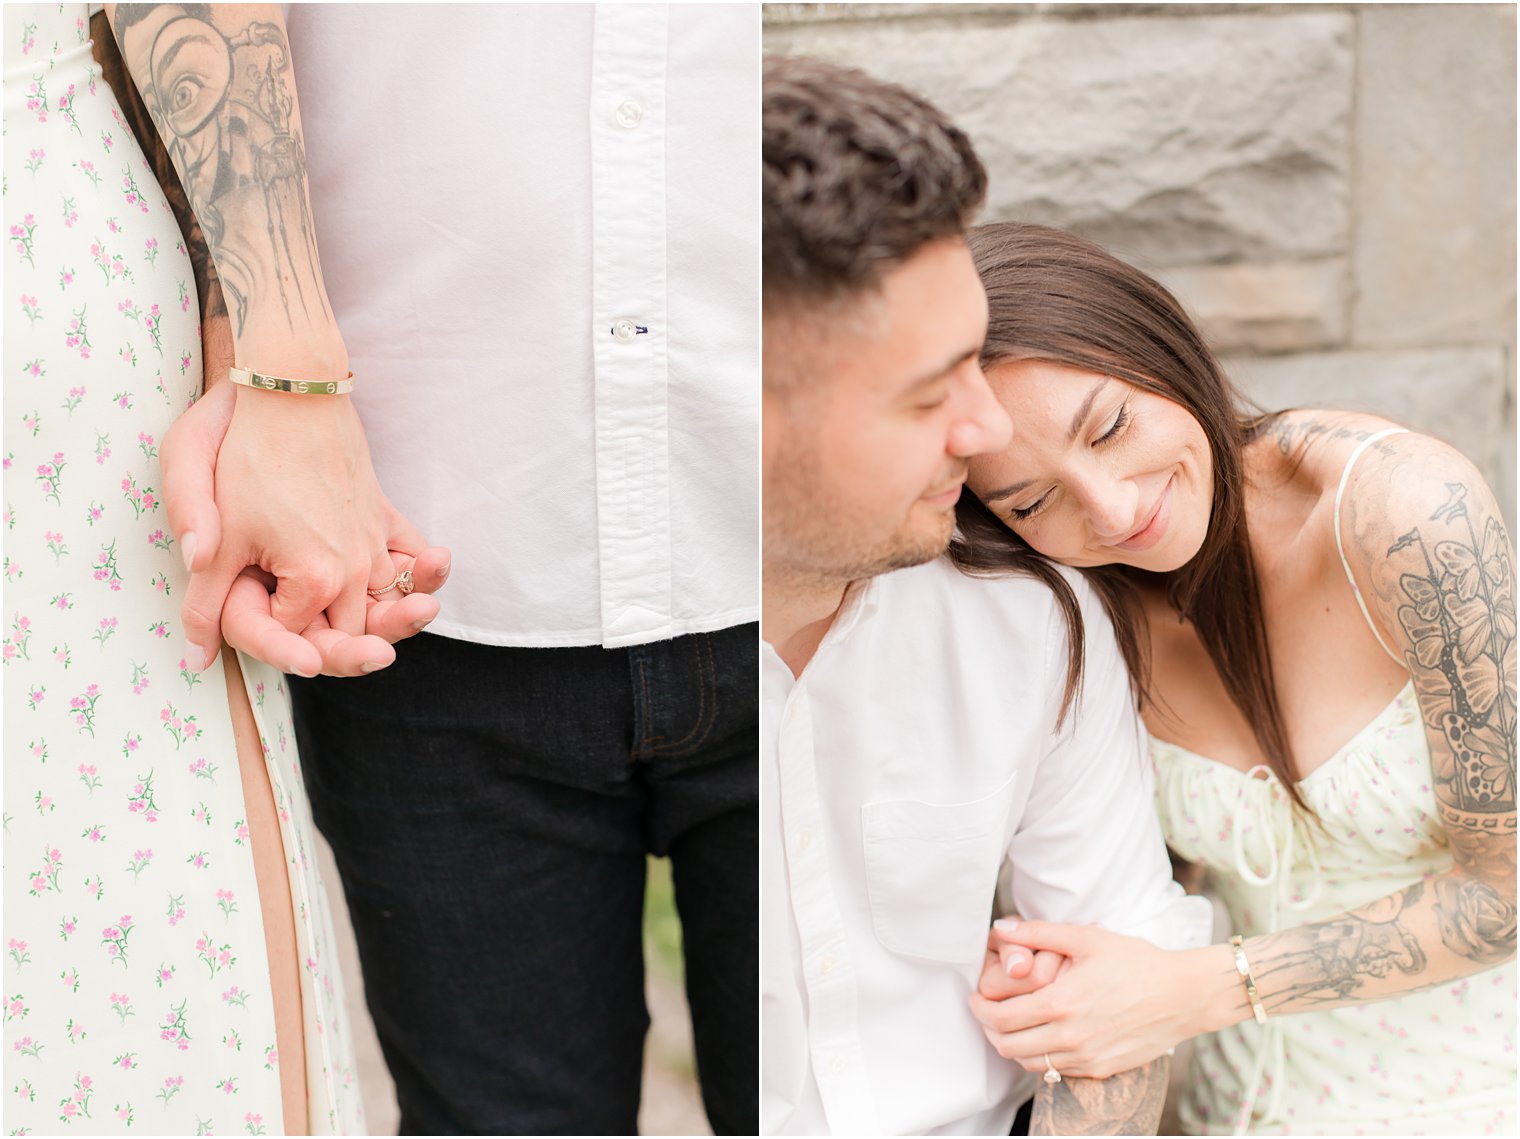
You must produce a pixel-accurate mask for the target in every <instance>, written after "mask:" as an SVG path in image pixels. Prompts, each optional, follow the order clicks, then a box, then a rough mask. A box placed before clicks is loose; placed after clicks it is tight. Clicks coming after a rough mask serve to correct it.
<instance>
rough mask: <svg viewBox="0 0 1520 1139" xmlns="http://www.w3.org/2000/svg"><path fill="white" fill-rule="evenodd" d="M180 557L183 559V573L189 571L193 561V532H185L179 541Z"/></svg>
mask: <svg viewBox="0 0 1520 1139" xmlns="http://www.w3.org/2000/svg"><path fill="white" fill-rule="evenodd" d="M179 552H180V556H181V557H183V558H184V559H185V571H186V572H187V573H188V572H189V570H190V563H191V562H193V561H195V531H194V530H187V531H186V532H185V533H184V535H183V536H182V537H181V538H180V540H179Z"/></svg>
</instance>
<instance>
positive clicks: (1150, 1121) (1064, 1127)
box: [1029, 1056, 1170, 1135]
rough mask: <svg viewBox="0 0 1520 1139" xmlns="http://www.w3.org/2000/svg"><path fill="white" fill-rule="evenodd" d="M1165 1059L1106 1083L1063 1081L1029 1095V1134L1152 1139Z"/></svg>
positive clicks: (1164, 1081)
mask: <svg viewBox="0 0 1520 1139" xmlns="http://www.w3.org/2000/svg"><path fill="white" fill-rule="evenodd" d="M1169 1070H1170V1069H1169V1064H1168V1061H1167V1058H1166V1057H1165V1056H1162V1057H1160V1058H1159V1059H1156V1060H1152V1061H1151V1062H1150V1063H1149V1064H1143V1065H1141V1066H1140V1067H1138V1068H1131V1069H1130V1070H1129V1071H1127V1072H1120V1073H1118V1074H1117V1075H1114V1076H1110V1077H1109V1078H1108V1079H1106V1080H1083V1079H1064V1080H1062V1081H1061V1082H1060V1083H1058V1084H1046V1083H1042V1084H1041V1085H1040V1090H1039V1091H1037V1092H1035V1095H1034V1106H1033V1112H1032V1117H1031V1120H1030V1125H1029V1133H1030V1134H1031V1135H1154V1134H1156V1128H1157V1127H1158V1126H1160V1123H1161V1107H1162V1105H1163V1104H1164V1103H1165V1102H1166V1084H1167V1073H1168V1071H1169Z"/></svg>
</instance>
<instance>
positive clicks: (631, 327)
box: [612, 320, 638, 340]
mask: <svg viewBox="0 0 1520 1139" xmlns="http://www.w3.org/2000/svg"><path fill="white" fill-rule="evenodd" d="M637 334H638V327H637V326H636V325H635V324H634V323H633V321H631V320H615V321H613V322H612V335H613V336H615V337H617V338H618V339H619V340H632V339H633V338H634V336H636V335H637Z"/></svg>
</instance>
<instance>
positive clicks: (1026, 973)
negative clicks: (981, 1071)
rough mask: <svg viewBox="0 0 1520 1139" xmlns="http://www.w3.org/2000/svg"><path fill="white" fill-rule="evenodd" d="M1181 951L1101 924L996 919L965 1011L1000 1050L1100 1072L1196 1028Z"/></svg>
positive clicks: (1023, 1060)
mask: <svg viewBox="0 0 1520 1139" xmlns="http://www.w3.org/2000/svg"><path fill="white" fill-rule="evenodd" d="M1180 956H1181V955H1180V954H1176V953H1169V952H1168V951H1167V950H1164V949H1159V948H1157V947H1156V946H1154V945H1152V944H1151V943H1150V942H1148V941H1144V940H1142V939H1140V938H1136V937H1126V936H1124V935H1123V934H1118V933H1111V932H1109V931H1108V930H1105V929H1102V928H1101V927H1099V926H1077V925H1063V924H1060V923H1057V922H1044V921H1024V920H1020V919H1016V918H1011V917H1010V918H1000V919H999V920H997V921H995V922H993V923H992V928H991V929H990V930H989V931H988V934H987V952H986V955H985V956H984V958H983V961H982V974H981V978H980V979H979V981H978V983H977V990H978V991H977V992H975V993H973V994H972V995H971V1012H972V1015H973V1016H975V1017H976V1019H977V1020H978V1021H980V1022H981V1025H982V1032H983V1033H984V1034H985V1035H986V1037H987V1040H988V1042H989V1043H990V1044H991V1045H992V1046H993V1048H994V1049H996V1050H997V1053H998V1055H1000V1056H1002V1057H1004V1058H1005V1059H1008V1060H1013V1061H1016V1062H1017V1063H1018V1064H1019V1065H1020V1066H1021V1067H1023V1068H1024V1069H1025V1070H1026V1071H1030V1072H1044V1071H1045V1070H1046V1062H1045V1057H1046V1056H1049V1058H1050V1063H1051V1065H1052V1066H1053V1067H1055V1069H1056V1070H1057V1071H1059V1072H1061V1073H1062V1074H1063V1075H1066V1076H1085V1077H1091V1078H1094V1079H1106V1078H1108V1077H1109V1076H1112V1075H1114V1074H1116V1073H1118V1072H1124V1071H1128V1070H1129V1069H1131V1068H1137V1067H1139V1066H1140V1065H1142V1064H1147V1063H1149V1062H1150V1061H1152V1060H1154V1059H1156V1058H1157V1057H1158V1056H1161V1055H1163V1054H1164V1053H1166V1052H1167V1051H1168V1050H1169V1049H1171V1048H1173V1047H1175V1046H1176V1045H1177V1044H1179V1043H1180V1042H1181V1041H1183V1040H1186V1039H1187V1038H1188V1037H1190V1036H1192V1035H1194V1032H1193V1031H1191V1030H1190V1029H1189V1028H1188V1027H1187V1023H1186V1011H1187V1010H1186V1005H1187V1003H1188V1002H1187V1000H1186V993H1187V988H1188V980H1187V977H1186V976H1185V974H1184V973H1183V972H1182V970H1181V969H1180V968H1179V966H1180V961H1179V958H1180Z"/></svg>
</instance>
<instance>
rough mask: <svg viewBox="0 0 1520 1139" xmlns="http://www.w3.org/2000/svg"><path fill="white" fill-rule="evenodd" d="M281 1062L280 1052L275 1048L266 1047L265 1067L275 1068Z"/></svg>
mask: <svg viewBox="0 0 1520 1139" xmlns="http://www.w3.org/2000/svg"><path fill="white" fill-rule="evenodd" d="M279 1063H280V1054H279V1052H277V1051H276V1050H275V1049H273V1048H266V1049H264V1067H266V1068H275V1067H278V1066H279Z"/></svg>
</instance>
